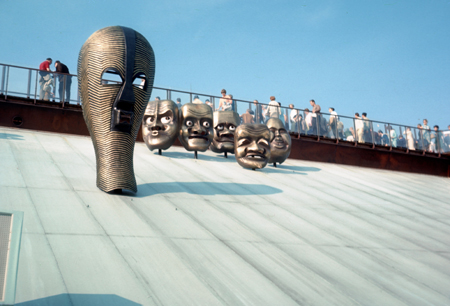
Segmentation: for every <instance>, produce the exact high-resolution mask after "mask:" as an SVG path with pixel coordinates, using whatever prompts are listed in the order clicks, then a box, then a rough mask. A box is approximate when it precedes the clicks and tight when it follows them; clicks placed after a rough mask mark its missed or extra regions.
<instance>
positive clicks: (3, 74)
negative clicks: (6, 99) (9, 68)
mask: <svg viewBox="0 0 450 306" xmlns="http://www.w3.org/2000/svg"><path fill="white" fill-rule="evenodd" d="M5 74H6V66H3V65H2V80H1V84H0V93H1V94H3V93H4V92H5V81H6V80H5Z"/></svg>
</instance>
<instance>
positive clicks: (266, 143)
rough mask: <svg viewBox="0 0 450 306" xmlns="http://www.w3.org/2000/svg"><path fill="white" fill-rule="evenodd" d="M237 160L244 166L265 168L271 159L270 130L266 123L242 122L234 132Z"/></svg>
mask: <svg viewBox="0 0 450 306" xmlns="http://www.w3.org/2000/svg"><path fill="white" fill-rule="evenodd" d="M234 154H235V155H236V161H237V162H238V164H239V165H241V166H242V167H244V168H249V169H253V170H255V169H256V168H259V169H261V168H264V167H265V166H266V165H267V162H268V161H269V159H270V130H269V128H268V127H267V126H266V125H264V124H259V123H258V124H256V123H253V124H249V123H248V124H241V125H240V126H238V127H237V129H236V132H235V133H234Z"/></svg>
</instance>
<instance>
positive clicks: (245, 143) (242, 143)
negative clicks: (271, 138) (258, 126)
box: [238, 139, 252, 146]
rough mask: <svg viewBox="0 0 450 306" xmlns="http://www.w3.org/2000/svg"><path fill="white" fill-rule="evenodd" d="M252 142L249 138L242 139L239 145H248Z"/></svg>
mask: <svg viewBox="0 0 450 306" xmlns="http://www.w3.org/2000/svg"><path fill="white" fill-rule="evenodd" d="M251 143H252V142H251V141H250V140H248V139H241V140H240V141H239V143H238V145H239V146H248V145H249V144H251Z"/></svg>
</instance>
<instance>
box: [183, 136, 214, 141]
mask: <svg viewBox="0 0 450 306" xmlns="http://www.w3.org/2000/svg"><path fill="white" fill-rule="evenodd" d="M188 138H189V140H197V139H198V140H204V141H209V139H208V137H207V136H201V135H190V136H189V137H188Z"/></svg>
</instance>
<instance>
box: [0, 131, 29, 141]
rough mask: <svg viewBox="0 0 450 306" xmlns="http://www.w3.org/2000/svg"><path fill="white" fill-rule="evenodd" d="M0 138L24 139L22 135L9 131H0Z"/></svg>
mask: <svg viewBox="0 0 450 306" xmlns="http://www.w3.org/2000/svg"><path fill="white" fill-rule="evenodd" d="M0 139H9V140H25V139H24V138H23V136H22V135H17V134H10V133H1V134H0Z"/></svg>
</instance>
